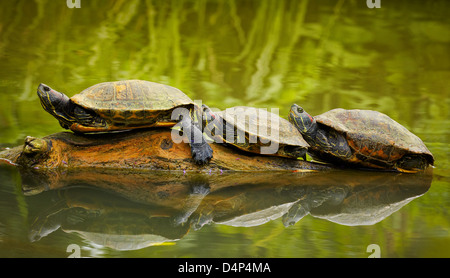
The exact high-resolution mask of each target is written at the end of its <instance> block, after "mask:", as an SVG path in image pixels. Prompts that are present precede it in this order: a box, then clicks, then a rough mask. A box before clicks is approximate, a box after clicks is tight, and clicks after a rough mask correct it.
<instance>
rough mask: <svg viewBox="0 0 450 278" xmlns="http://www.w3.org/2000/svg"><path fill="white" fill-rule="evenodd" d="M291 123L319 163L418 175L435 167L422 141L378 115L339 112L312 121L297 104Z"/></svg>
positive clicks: (323, 115) (293, 106) (347, 111)
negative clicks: (419, 172)
mask: <svg viewBox="0 0 450 278" xmlns="http://www.w3.org/2000/svg"><path fill="white" fill-rule="evenodd" d="M289 121H290V122H291V123H293V124H294V125H295V126H296V127H297V129H298V130H299V131H300V133H301V134H302V135H303V138H304V139H305V140H306V141H307V142H308V143H309V144H310V145H311V148H310V149H309V150H308V151H309V152H310V153H311V155H312V156H313V157H315V158H317V159H320V160H324V161H331V162H337V163H351V164H356V165H360V166H364V167H372V168H382V169H393V170H398V171H401V172H417V171H420V170H424V169H425V168H426V167H428V165H429V164H431V165H433V163H434V158H433V155H432V154H431V152H430V151H429V150H428V149H427V147H426V146H425V144H424V143H423V142H422V140H420V138H419V137H417V136H416V135H414V134H412V133H411V132H410V131H409V130H407V129H406V128H405V127H404V126H402V125H400V124H399V123H397V122H396V121H394V120H393V119H391V118H390V117H388V116H387V115H385V114H383V113H380V112H377V111H370V110H357V109H355V110H345V109H341V108H338V109H333V110H330V111H328V112H325V113H323V114H321V115H318V116H315V117H312V116H310V115H309V114H308V113H307V112H306V111H304V110H303V108H302V107H300V106H298V105H296V104H294V105H292V107H291V111H290V113H289Z"/></svg>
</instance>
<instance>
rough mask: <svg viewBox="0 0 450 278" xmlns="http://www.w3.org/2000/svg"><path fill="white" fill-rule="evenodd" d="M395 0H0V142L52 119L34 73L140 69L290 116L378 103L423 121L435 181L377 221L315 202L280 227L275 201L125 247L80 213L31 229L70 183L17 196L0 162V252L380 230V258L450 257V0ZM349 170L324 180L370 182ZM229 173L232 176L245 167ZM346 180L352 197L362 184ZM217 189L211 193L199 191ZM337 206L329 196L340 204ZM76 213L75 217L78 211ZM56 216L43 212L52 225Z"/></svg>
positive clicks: (302, 238) (356, 242) (222, 248)
mask: <svg viewBox="0 0 450 278" xmlns="http://www.w3.org/2000/svg"><path fill="white" fill-rule="evenodd" d="M392 2H394V1H381V8H380V9H369V8H367V6H366V1H362V0H361V1H343V0H340V1H325V0H320V1H280V0H277V1H269V0H264V1H254V0H251V1H250V0H241V1H238V0H236V1H230V0H226V1H225V0H223V1H220V0H215V1H212V0H211V1H206V0H205V1H179V0H177V1H149V0H148V1H143V0H126V1H125V0H122V1H120V0H118V1H106V0H104V1H102V0H89V1H88V0H81V8H79V9H69V8H68V7H67V6H66V1H64V0H57V1H39V0H36V1H30V0H3V1H2V2H1V9H0V65H1V67H0V148H4V147H11V146H15V145H19V144H22V142H23V139H24V138H25V137H26V136H28V135H30V136H34V137H42V136H45V135H48V134H51V133H55V132H59V131H62V129H61V127H60V126H59V124H58V123H57V121H56V120H55V119H54V118H53V117H52V116H51V115H49V114H47V113H46V112H45V111H44V110H43V109H42V107H41V106H40V104H39V100H38V98H37V95H36V88H37V86H38V85H39V83H41V82H42V83H45V84H47V85H49V86H51V87H53V88H54V89H56V90H58V91H61V92H64V93H66V94H67V95H69V96H72V95H74V94H76V93H78V92H80V91H81V90H83V89H85V88H87V87H89V86H91V85H93V84H96V83H100V82H105V81H112V80H123V79H144V80H150V81H155V82H159V83H164V84H168V85H171V86H174V87H177V88H179V89H181V90H182V91H184V92H185V93H186V94H188V95H189V96H190V97H191V98H192V99H195V100H202V101H203V102H204V103H207V104H208V105H209V106H210V107H217V108H220V109H225V108H227V107H231V106H236V105H247V106H255V107H262V108H279V109H280V115H281V116H283V117H285V118H287V113H288V110H289V107H290V105H291V104H292V103H298V104H301V105H302V106H303V107H304V108H305V109H307V111H308V112H309V113H310V114H312V115H317V114H320V113H323V112H325V111H328V110H330V109H333V108H337V107H342V108H346V109H353V108H359V109H372V110H378V111H380V112H383V113H386V114H388V115H389V116H390V117H392V118H393V119H395V120H396V121H398V122H399V123H401V124H402V125H404V126H405V127H407V128H408V129H409V130H411V131H412V132H413V133H415V134H417V135H418V136H419V137H420V138H421V139H422V140H423V141H424V142H425V144H426V145H427V147H428V148H429V149H430V151H431V152H432V153H433V155H434V156H435V159H436V162H435V168H434V169H433V174H432V182H431V187H430V186H429V184H428V185H427V184H426V183H427V182H425V184H424V185H423V188H425V189H423V190H418V191H417V192H416V191H414V192H413V193H410V194H406V195H401V197H396V198H397V199H396V198H394V197H392V198H393V199H392V200H390V199H389V197H387V198H388V201H385V202H384V201H383V202H382V203H383V204H384V205H383V207H386V206H387V207H389V206H391V207H394V208H395V209H394V210H393V211H392V212H390V213H387V214H386V215H385V217H384V218H383V217H381V219H378V221H374V222H376V223H365V222H361V221H360V222H358V223H359V224H352V225H350V224H349V223H348V222H345V223H340V224H339V223H336V221H332V220H331V219H333V217H331V216H330V215H334V214H333V213H332V212H327V213H325V215H326V216H323V215H324V212H323V211H320V209H319V208H315V210H314V209H312V210H310V211H309V213H308V214H307V215H306V216H304V217H303V218H302V219H301V220H300V221H298V222H297V223H296V224H295V225H293V226H289V227H285V226H284V225H283V221H282V217H281V215H279V216H280V217H278V218H276V217H275V216H273V217H272V216H271V217H272V218H273V219H272V218H270V217H269V218H270V219H269V220H270V221H269V220H267V221H262V220H260V221H259V222H258V225H253V226H249V225H244V224H242V223H241V225H240V226H239V225H237V224H235V226H233V225H230V222H226V221H225V222H224V221H222V220H223V219H222V220H220V219H217V221H213V222H212V223H209V224H206V225H204V226H203V227H201V228H200V229H197V230H195V229H192V228H191V229H190V230H189V231H187V232H185V233H183V234H182V235H178V236H173V237H172V240H170V241H166V240H163V239H161V238H159V240H156V241H155V242H153V244H154V246H150V247H145V248H144V247H142V248H137V249H135V250H130V251H120V250H118V249H117V248H114V246H112V247H111V246H109V247H108V246H107V245H106V243H104V244H100V243H98V241H94V240H93V239H92V237H88V236H86V233H83V230H82V229H83V228H82V227H81V228H80V227H76V228H73V227H72V228H73V230H71V231H69V230H70V229H69V228H67V229H63V228H64V227H63V226H64V225H62V226H61V228H59V229H55V230H54V231H52V232H49V233H48V235H46V236H43V237H42V238H40V239H39V240H35V241H32V240H30V231H32V229H33V227H34V226H33V223H34V222H35V221H36V217H38V216H39V215H46V213H47V212H48V211H52V209H51V208H52V205H54V202H58V200H60V201H61V200H63V202H67V197H64V194H69V193H70V192H71V191H70V190H49V191H44V192H42V193H40V194H37V195H32V196H30V195H24V194H23V190H22V179H23V177H21V176H20V175H19V173H18V171H17V170H16V169H15V168H13V167H11V166H4V165H2V166H0V256H1V257H67V256H69V255H70V252H69V253H68V252H66V248H67V246H68V245H70V244H77V245H78V246H80V248H81V256H90V257H368V256H369V255H370V253H367V252H366V248H367V246H368V245H369V244H378V245H379V246H380V251H381V256H382V257H450V251H449V250H450V221H449V219H450V217H449V210H450V162H449V156H450V147H449V142H450V140H449V138H450V114H449V113H450V112H449V107H450V89H449V88H450V86H448V80H450V16H449V15H450V3H448V1H443V0H442V1H395V3H392ZM347 174H348V176H350V177H353V176H355V178H354V180H352V179H348V178H349V177H347V178H346V179H345V180H343V181H341V182H340V183H338V182H335V183H333V182H332V180H333V178H330V179H329V184H328V186H331V187H333V186H342V185H346V186H351V187H352V188H353V187H355V188H359V187H358V185H361V184H362V185H363V188H366V187H367V186H368V187H376V185H374V184H373V183H372V179H370V178H369V176H370V175H367V176H365V175H359V174H356V173H355V172H348V173H347ZM400 176H403V175H400ZM234 179H235V180H236V183H238V184H240V180H241V179H243V178H242V177H239V176H236V177H234ZM292 179H296V177H292ZM373 179H375V180H379V183H380V186H381V184H382V183H383V182H381V181H382V180H388V181H390V182H391V183H392V187H396V186H400V185H399V184H398V182H399V181H398V180H396V179H394V180H390V179H389V178H387V177H384V176H381V177H378V176H377V177H376V178H373ZM369 180H370V182H369ZM417 180H421V178H420V177H419V176H417ZM210 182H211V184H214V182H213V181H210ZM300 183H301V182H300ZM409 183H411V182H410V181H408V184H409ZM84 185H88V184H84ZM125 185H126V184H125ZM230 185H231V182H230ZM296 185H298V184H297V183H296ZM307 185H310V186H311V187H310V189H308V190H309V191H308V193H307V194H306V193H305V195H295V194H297V193H295V194H294V193H292V196H297V197H298V198H300V197H299V196H319V197H317V198H316V197H311V198H312V199H311V200H313V201H314V200H315V201H314V202H316V203H317V202H319V203H320V202H321V201H320V200H322V201H323V198H325V197H323V196H322V195H320V194H319V193H318V192H321V191H320V189H317V188H316V187H315V186H316V185H314V184H313V183H312V184H309V183H308V184H307ZM243 186H244V187H243V188H244V189H245V190H244V189H243V190H244V191H239V190H238V189H235V190H238V191H239V192H241V193H239V194H244V193H242V192H246V190H247V189H248V182H243ZM245 186H247V187H245ZM271 186H272V187H274V188H276V187H277V186H278V187H279V186H280V184H279V179H278V178H276V177H273V179H271V178H266V179H265V182H264V183H262V184H258V188H260V187H263V188H266V187H269V188H270V187H271ZM364 186H366V187H364ZM383 186H385V184H383ZM428 187H429V188H428ZM237 188H239V187H237ZM333 188H334V187H333ZM383 188H384V187H383ZM229 190H230V191H224V193H223V192H222V193H223V195H224V196H225V197H224V200H228V199H229V197H230V196H236V194H237V193H236V192H235V191H233V190H231V189H229ZM302 190H304V189H303V188H300V189H299V191H302ZM355 190H356V189H355ZM281 191H283V190H281ZM369 191H370V190H369ZM220 192H221V191H220ZM220 192H219V193H220ZM252 192H253V191H252ZM261 192H265V193H261ZM267 192H269V193H267ZM270 192H271V191H270V190H269V191H264V190H263V191H258V190H256V189H255V191H254V194H255V196H259V195H258V194H261V198H264V196H266V195H264V194H269V195H267V196H273V195H276V194H275V193H273V192H272V193H270ZM276 192H280V191H276ZM283 192H284V191H283ZM296 192H297V191H296ZM345 192H347V193H346V194H347V197H351V196H353V195H352V194H350V193H351V192H356V191H352V190H350V191H345ZM348 192H350V193H348ZM358 192H359V191H358ZM383 192H385V191H383ZM388 192H389V191H388ZM219 193H214V192H211V194H212V195H211V197H210V196H207V197H208V198H210V199H208V198H206V197H205V200H206V201H205V203H208V200H214V198H215V196H216V195H214V194H218V195H220V194H222V193H220V194H219ZM77 194H81V193H77ZM108 194H110V193H105V195H104V197H102V198H108V197H107V196H110V195H108ZM239 194H238V195H239ZM386 194H387V196H390V195H389V194H388V193H386ZM88 195H89V194H88ZM100 195H102V194H100ZM373 195H376V194H373ZM379 195H383V194H381V193H380V194H379ZM394 195H395V194H394V193H392V196H394ZM89 196H90V195H89ZM95 196H97V195H95ZM114 196H115V197H117V198H123V196H116V195H114ZM183 196H184V195H183ZM227 196H228V197H227ZM239 196H241V195H239ZM289 196H291V195H289ZM320 196H322V197H320ZM326 196H328V195H326ZM333 196H334V195H333ZM363 196H365V195H363ZM383 196H384V195H383ZM395 196H397V195H395ZM185 197H186V196H184V197H183V198H185ZM99 198H100V197H99ZM111 198H112V197H111ZM183 198H182V199H180V200H185V199H183ZM217 198H219V197H217ZM227 198H228V199H227ZM246 198H249V197H246ZM302 198H303V197H302ZM321 198H322V199H321ZM333 198H334V197H333ZM112 199H113V198H112ZM266 199H267V198H266ZM269 199H270V198H269ZM325 199H327V200H329V198H328V197H327V198H325ZM220 200H222V199H220ZM233 200H234V199H233ZM237 200H241V199H239V198H238V199H237ZM308 200H309V199H308ZM318 200H319V201H318ZM345 200H347V199H346V198H344V199H342V198H340V199H339V202H344V201H345ZM401 200H406V201H401ZM127 201H128V202H132V204H128V203H127V204H124V205H123V206H125V207H127V208H128V207H132V208H133V211H141V210H140V209H142V208H140V209H139V210H137V209H136V208H135V204H134V203H133V200H131V201H130V200H129V198H128V199H127ZM292 201H293V200H291V199H289V198H287V199H282V200H281V201H277V202H276V203H270V202H269V203H267V204H266V203H265V204H264V205H261V206H260V207H259V209H261V208H265V209H268V208H271V207H275V208H279V209H280V210H282V209H283V208H284V207H283V206H282V204H290V203H292ZM105 202H106V201H105ZM111 202H113V201H112V200H111ZM118 202H119V203H120V202H122V201H118ZM339 202H338V203H339ZM106 203H108V202H106ZM375 203H376V202H375ZM398 203H399V204H400V205H393V204H398ZM108 204H109V203H108ZM233 204H234V203H233ZM345 204H347V203H345ZM146 205H149V206H150V204H146ZM159 205H160V204H156V206H159ZM151 206H152V209H153V207H154V206H155V204H151ZM280 206H281V207H280ZM317 206H318V207H320V206H319V205H317ZM367 207H368V208H369V207H371V206H369V205H367ZM165 209H167V208H165ZM149 210H150V209H149ZM317 210H319V212H318V211H317ZM322 210H323V208H322ZM94 211H96V210H94ZM144 211H145V208H144ZM341 212H342V208H339V209H337V208H336V212H335V214H339V213H341ZM77 213H79V212H77ZM83 213H87V214H88V215H90V216H91V217H94V219H96V218H95V217H97V216H98V215H95V213H96V212H90V211H89V210H87V212H86V211H84V212H83ZM115 213H118V214H113V215H114V217H112V218H108V220H104V219H102V220H98V221H99V223H103V222H101V221H113V222H114V221H115V222H114V224H117V225H119V224H122V223H120V222H121V221H122V220H121V219H123V218H124V216H121V215H122V213H123V211H119V212H115ZM158 213H160V212H158ZM240 213H241V215H246V213H248V212H247V211H245V212H240ZM367 213H369V214H371V213H373V210H370V209H368V210H367ZM92 214H94V216H92ZM138 214H139V213H138ZM163 214H165V215H170V214H169V212H167V211H166V210H164V213H163ZM194 214H195V213H194ZM194 214H193V215H194ZM63 215H64V217H68V216H67V215H66V214H63ZM70 215H71V216H70V217H69V218H67V219H72V220H71V221H73V219H80V218H81V219H83V218H82V216H79V215H78V216H77V215H76V214H75V216H73V215H72V214H70ZM117 215H119V216H120V217H119V216H117ZM139 215H140V214H139ZM158 215H159V214H158ZM362 215H365V214H364V213H362ZM64 217H63V216H61V217H58V218H57V219H56V220H55V219H53V218H49V219H51V220H49V221H50V222H51V221H55V223H59V224H61V223H60V222H61V221H63V220H64V219H66V218H64ZM233 217H235V218H236V217H237V216H236V215H234V216H233ZM253 217H255V216H254V215H253ZM367 217H369V216H367ZM125 218H126V217H125ZM369 218H370V217H369ZM61 219H62V220H61ZM89 219H91V218H89ZM111 219H112V220H111ZM238 219H240V220H242V219H241V218H238ZM58 221H59V222H58ZM75 222H76V221H75ZM52 223H53V222H52ZM71 223H72V222H71ZM108 223H109V222H108ZM361 223H362V224H361ZM124 224H125V223H124ZM150 224H151V223H150ZM363 224H364V225H363ZM48 225H50V224H48ZM111 225H112V224H111ZM127 227H129V226H125V228H120V229H127ZM138 228H142V227H138ZM77 229H78V230H77ZM84 229H86V228H84ZM147 229H150V230H151V228H148V227H147ZM180 233H181V232H180ZM103 237H105V236H104V235H103ZM175 238H176V239H175Z"/></svg>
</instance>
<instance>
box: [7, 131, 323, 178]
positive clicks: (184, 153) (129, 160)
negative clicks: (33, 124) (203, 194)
mask: <svg viewBox="0 0 450 278" xmlns="http://www.w3.org/2000/svg"><path fill="white" fill-rule="evenodd" d="M210 145H211V147H212V149H213V151H214V157H213V159H212V160H211V162H210V164H209V165H203V166H199V165H196V164H195V163H194V162H193V160H192V158H191V151H190V147H189V145H188V144H187V143H179V144H176V143H174V142H173V141H172V139H171V131H170V130H169V129H151V130H140V131H130V132H121V133H107V134H95V135H78V134H74V133H71V132H61V133H56V134H52V135H49V136H46V137H44V138H42V139H39V138H33V137H27V138H26V140H25V144H24V146H23V147H22V148H20V147H16V148H14V149H11V150H7V151H3V152H0V159H3V161H9V162H10V163H15V164H17V165H20V166H21V167H23V168H32V169H68V168H70V169H73V168H86V167H89V168H92V167H94V168H112V169H114V168H116V169H145V170H180V171H192V170H193V171H200V172H205V171H206V172H208V171H221V170H232V171H273V170H289V171H308V170H326V169H330V167H329V166H326V165H322V164H316V163H311V162H307V161H303V160H299V159H290V158H283V157H275V156H267V155H258V154H253V153H249V152H244V151H241V150H239V149H237V148H235V147H233V146H225V145H224V144H215V143H211V144H210Z"/></svg>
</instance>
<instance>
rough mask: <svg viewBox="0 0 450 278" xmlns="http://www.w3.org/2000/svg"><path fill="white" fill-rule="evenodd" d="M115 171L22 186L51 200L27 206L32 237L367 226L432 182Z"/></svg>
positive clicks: (366, 175) (150, 241)
mask: <svg viewBox="0 0 450 278" xmlns="http://www.w3.org/2000/svg"><path fill="white" fill-rule="evenodd" d="M119 173H120V172H118V171H115V172H112V171H111V172H108V173H105V172H103V173H97V174H98V175H100V176H101V175H103V174H107V175H108V177H109V180H108V181H109V182H108V183H106V182H105V180H106V179H97V182H95V180H93V179H92V178H91V175H92V174H93V173H92V172H89V173H72V175H69V174H67V173H66V177H65V178H64V176H63V175H61V176H60V179H59V181H58V184H59V187H55V186H54V185H48V186H47V187H46V188H47V189H45V190H37V191H33V190H29V188H28V187H27V190H28V191H27V192H28V193H29V194H30V192H31V194H32V193H33V192H35V193H37V192H40V193H37V195H36V196H35V198H37V199H39V198H41V199H42V198H43V199H48V200H49V202H52V204H51V205H49V206H48V207H47V208H45V209H40V208H37V207H36V208H33V210H30V211H38V215H37V216H36V217H35V218H34V220H33V223H32V225H31V231H30V239H31V240H33V241H36V240H40V239H41V238H42V237H44V236H50V234H51V233H52V232H54V231H56V230H58V229H61V230H63V231H64V232H75V233H77V234H79V235H80V236H81V237H83V238H84V239H87V240H89V241H91V242H93V243H96V244H99V245H102V246H108V247H110V248H114V249H118V250H132V249H140V248H144V247H146V246H150V245H155V244H161V243H164V242H170V241H177V240H180V239H181V238H183V237H184V236H185V235H186V234H187V233H188V232H189V231H195V230H198V229H201V228H202V227H203V226H205V225H209V224H220V225H229V226H241V227H249V226H258V225H262V224H264V223H266V222H268V221H271V220H276V221H282V222H283V224H284V225H285V226H289V225H294V224H295V223H297V222H298V221H300V220H301V219H303V218H304V217H306V216H307V215H311V216H313V217H318V218H323V219H327V220H329V221H332V222H335V223H339V224H342V225H372V224H375V223H377V222H379V221H381V220H383V219H384V218H386V217H388V216H389V215H391V214H392V213H394V212H395V211H397V210H399V209H400V208H401V207H403V206H404V205H406V204H407V203H408V202H410V201H411V200H413V199H415V198H417V197H419V196H421V195H423V194H424V193H425V192H426V191H427V190H428V188H429V186H430V184H431V179H432V176H431V175H430V174H425V173H424V174H415V175H411V174H402V173H400V174H399V173H378V172H373V173H372V172H362V171H329V172H325V173H302V174H299V173H291V172H280V173H274V172H259V173H256V172H252V173H248V172H247V173H223V174H221V175H218V174H216V175H208V174H197V175H194V174H192V175H191V176H190V177H189V175H183V174H181V175H179V174H174V173H165V174H161V173H158V174H154V173H148V172H142V173H134V174H130V173H127V174H126V175H124V174H123V173H122V174H121V175H119ZM74 177H76V179H75V178H74ZM83 178H84V180H83ZM98 180H102V181H103V182H98ZM53 182H55V181H54V180H53ZM138 184H139V185H138ZM80 185H82V186H80ZM35 200H36V199H35ZM43 201H45V200H41V201H40V202H39V203H41V204H42V203H43ZM30 207H33V205H32V204H30Z"/></svg>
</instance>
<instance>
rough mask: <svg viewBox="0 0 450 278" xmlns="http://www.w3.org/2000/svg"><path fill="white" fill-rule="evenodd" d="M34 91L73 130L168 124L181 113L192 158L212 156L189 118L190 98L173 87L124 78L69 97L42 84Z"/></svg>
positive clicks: (191, 110)
mask: <svg viewBox="0 0 450 278" xmlns="http://www.w3.org/2000/svg"><path fill="white" fill-rule="evenodd" d="M37 93H38V96H39V98H40V100H41V104H42V106H43V107H44V109H45V110H46V111H47V112H49V113H50V114H51V115H53V116H54V117H55V118H56V119H57V120H58V121H59V123H60V125H61V126H62V127H63V128H66V129H70V130H72V131H74V132H77V133H91V132H109V131H114V130H130V129H136V128H148V127H172V126H174V125H175V124H177V121H178V120H179V116H180V115H182V116H183V120H182V122H181V126H182V129H183V134H186V135H187V136H188V138H189V142H190V146H191V152H192V158H193V159H194V161H195V162H196V163H197V164H207V163H208V162H209V160H210V159H211V158H212V149H211V147H210V146H209V145H208V143H207V142H206V140H205V138H204V137H203V135H202V132H201V130H200V128H199V127H198V125H197V123H195V122H194V121H193V118H194V117H193V114H194V108H195V107H196V106H195V104H194V102H193V101H192V100H191V99H190V98H189V97H188V96H186V95H185V94H184V93H183V92H182V91H180V90H178V89H176V88H174V87H170V86H167V85H163V84H158V83H154V82H149V81H142V80H127V81H117V82H105V83H100V84H97V85H94V86H91V87H89V88H87V89H85V90H83V91H82V92H81V93H79V94H77V95H74V96H73V97H71V98H69V97H67V96H66V95H64V94H63V93H60V92H57V91H55V90H53V89H52V88H50V87H49V86H47V85H44V84H40V85H39V87H38V90H37ZM177 108H180V109H177ZM182 108H184V109H182ZM174 111H176V113H172V112H174ZM174 114H175V115H174ZM194 138H195V139H196V140H194Z"/></svg>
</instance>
